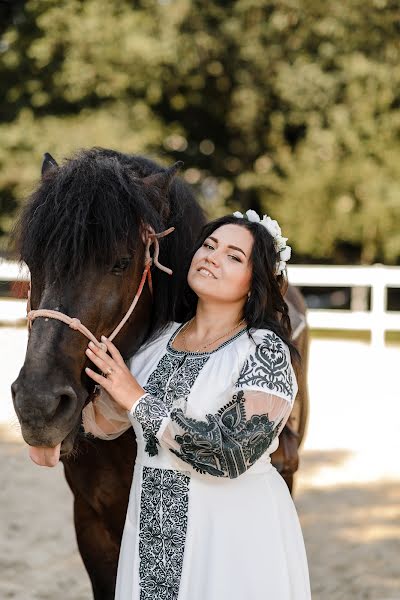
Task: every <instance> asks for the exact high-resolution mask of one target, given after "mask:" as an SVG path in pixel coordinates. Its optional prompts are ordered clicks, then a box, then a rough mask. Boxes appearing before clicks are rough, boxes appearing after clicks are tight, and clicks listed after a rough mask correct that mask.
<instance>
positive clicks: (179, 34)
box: [0, 0, 400, 263]
mask: <svg viewBox="0 0 400 600" xmlns="http://www.w3.org/2000/svg"><path fill="white" fill-rule="evenodd" d="M399 30H400V13H399V11H398V4H397V3H395V2H394V1H391V0H365V1H364V2H361V0H348V2H346V3H334V2H326V1H323V0H280V1H279V2H278V1H277V0H273V1H266V0H257V1H256V0H253V1H252V0H237V1H235V2H230V3H224V2H217V1H211V0H210V1H209V2H206V3H205V2H204V1H203V0H193V1H190V0H169V1H168V0H159V1H158V2H157V1H156V0H137V1H128V0H118V1H117V0H85V1H83V0H64V1H62V2H59V1H56V0H29V1H27V2H25V3H21V2H20V3H16V4H15V12H14V15H13V18H12V19H10V20H9V25H8V27H6V28H5V29H4V31H3V33H2V40H1V46H0V50H1V51H2V53H1V54H0V57H1V62H0V81H1V82H2V86H1V89H0V107H1V109H0V111H1V112H0V114H1V119H2V123H1V125H0V166H1V169H0V227H1V228H2V229H3V230H4V231H5V232H7V231H8V230H9V228H10V226H11V223H12V220H13V215H14V213H15V208H16V206H17V203H19V202H20V201H21V199H22V198H23V197H24V196H25V195H26V194H27V193H28V192H29V190H30V189H31V188H32V186H33V185H34V183H35V181H36V180H37V177H38V174H39V170H40V160H41V155H42V154H43V152H45V151H49V152H51V153H52V154H53V155H54V156H55V157H56V158H57V160H60V159H62V158H63V157H65V156H68V155H69V154H71V153H72V152H73V151H74V150H76V149H78V148H80V147H89V146H93V145H99V146H105V147H111V148H115V149H120V150H124V151H128V152H140V153H144V154H147V155H151V156H153V157H157V158H159V159H160V160H161V161H162V162H166V163H168V162H171V160H174V159H177V158H179V159H183V160H184V162H185V168H186V171H185V176H186V178H187V180H188V181H189V182H191V183H192V184H194V185H195V186H196V187H197V188H198V191H199V195H200V199H201V200H202V202H203V203H204V206H205V207H206V209H207V210H208V212H209V214H210V216H217V215H220V214H224V213H225V212H227V211H231V210H234V209H237V208H240V209H247V208H250V207H252V208H255V209H258V210H262V211H264V212H268V213H269V212H270V213H271V215H272V216H273V217H274V218H278V219H279V220H280V221H281V224H282V228H283V230H284V233H285V235H287V236H289V242H290V243H292V245H293V247H294V251H295V256H296V255H297V257H298V259H301V260H307V259H311V260H320V261H329V262H337V261H342V262H343V261H346V260H348V261H351V260H354V259H356V260H359V261H360V262H362V263H371V262H375V261H384V262H387V263H398V262H399V258H400V228H399V227H398V223H399V222H400V194H399V186H398V178H397V169H396V166H397V164H398V163H399V159H400V148H399V143H398V141H399V137H400V111H399V106H400V95H399V90H400V85H399V84H400V61H399Z"/></svg>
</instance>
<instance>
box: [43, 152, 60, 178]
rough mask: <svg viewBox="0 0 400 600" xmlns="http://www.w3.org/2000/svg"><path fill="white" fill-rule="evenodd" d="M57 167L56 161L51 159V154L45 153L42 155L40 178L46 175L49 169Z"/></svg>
mask: <svg viewBox="0 0 400 600" xmlns="http://www.w3.org/2000/svg"><path fill="white" fill-rule="evenodd" d="M55 167H58V164H57V161H56V160H55V159H54V158H53V157H52V155H51V154H49V153H48V152H45V153H44V154H43V162H42V177H44V175H46V173H48V172H49V171H51V169H54V168H55Z"/></svg>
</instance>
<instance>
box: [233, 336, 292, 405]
mask: <svg viewBox="0 0 400 600" xmlns="http://www.w3.org/2000/svg"><path fill="white" fill-rule="evenodd" d="M257 333H258V335H257V338H258V339H256V341H257V342H258V343H257V344H256V346H255V347H254V349H253V350H251V351H250V353H249V355H248V357H247V359H246V361H245V363H244V365H243V367H242V370H241V372H240V376H239V378H238V380H237V382H236V388H239V389H243V390H246V389H247V390H265V391H269V392H272V393H274V394H276V395H277V396H281V397H283V398H285V399H287V400H288V401H289V402H291V403H293V401H294V398H295V396H296V393H297V382H296V380H295V375H294V371H293V369H292V365H291V362H290V353H289V350H288V348H287V346H286V344H284V342H283V341H282V340H281V338H280V337H279V336H277V335H276V334H275V333H274V332H272V331H269V330H266V329H265V330H259V331H258V332H257Z"/></svg>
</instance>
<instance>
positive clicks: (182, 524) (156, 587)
mask: <svg viewBox="0 0 400 600" xmlns="http://www.w3.org/2000/svg"><path fill="white" fill-rule="evenodd" d="M189 481H190V478H189V477H188V476H187V475H184V473H181V472H179V471H172V470H169V469H152V468H150V467H143V478H142V494H141V500H140V530H139V557H140V564H139V576H140V600H176V599H177V598H178V593H179V583H180V578H181V573H182V564H183V554H184V547H185V539H186V530H187V511H188V502H189Z"/></svg>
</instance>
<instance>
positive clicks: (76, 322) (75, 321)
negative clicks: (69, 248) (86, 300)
mask: <svg viewBox="0 0 400 600" xmlns="http://www.w3.org/2000/svg"><path fill="white" fill-rule="evenodd" d="M69 326H70V327H71V329H76V330H78V329H79V328H80V326H81V322H80V320H79V319H77V318H76V317H74V318H73V319H71V323H70V324H69Z"/></svg>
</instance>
